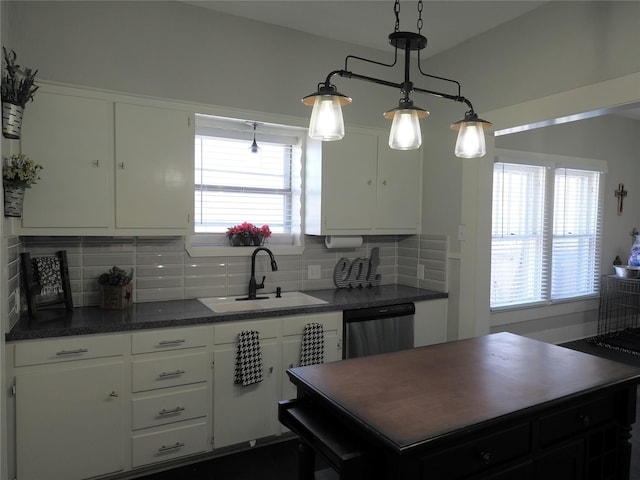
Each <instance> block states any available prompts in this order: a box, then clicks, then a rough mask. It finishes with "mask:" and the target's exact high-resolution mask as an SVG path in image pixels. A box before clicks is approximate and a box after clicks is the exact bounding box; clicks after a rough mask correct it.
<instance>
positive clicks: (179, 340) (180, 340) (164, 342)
mask: <svg viewBox="0 0 640 480" xmlns="http://www.w3.org/2000/svg"><path fill="white" fill-rule="evenodd" d="M184 342H186V340H185V339H183V338H176V339H175V340H162V341H160V342H158V345H162V346H165V345H177V344H180V343H184Z"/></svg>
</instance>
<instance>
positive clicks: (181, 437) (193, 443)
mask: <svg viewBox="0 0 640 480" xmlns="http://www.w3.org/2000/svg"><path fill="white" fill-rule="evenodd" d="M206 449H207V424H206V423H197V424H195V425H189V426H186V427H176V428H171V429H167V430H163V431H161V432H156V433H148V434H143V435H134V436H133V467H134V468H135V467H140V466H142V465H148V464H150V463H155V462H164V461H167V460H172V459H174V458H178V457H183V456H185V455H192V454H194V453H200V452H204V451H206Z"/></svg>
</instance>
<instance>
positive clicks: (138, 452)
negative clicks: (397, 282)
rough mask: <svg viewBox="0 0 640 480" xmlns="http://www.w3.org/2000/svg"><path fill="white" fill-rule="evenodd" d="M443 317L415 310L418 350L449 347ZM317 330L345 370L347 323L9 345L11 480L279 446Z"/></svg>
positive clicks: (436, 308)
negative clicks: (241, 380) (244, 360)
mask: <svg viewBox="0 0 640 480" xmlns="http://www.w3.org/2000/svg"><path fill="white" fill-rule="evenodd" d="M446 308H447V300H446V299H441V300H430V301H424V302H416V315H415V339H416V340H415V342H416V346H421V345H428V344H432V343H439V342H443V341H445V340H446ZM310 323H319V324H320V325H322V328H323V333H324V355H323V357H324V358H323V361H324V363H328V362H333V361H337V360H340V359H341V358H342V312H340V311H337V312H323V313H317V314H305V315H288V316H287V315H285V316H280V317H272V318H264V319H258V320H243V321H237V322H222V323H216V324H213V325H204V326H194V327H180V328H169V329H154V330H146V331H140V332H135V333H130V334H105V335H86V336H70V337H64V338H58V339H52V340H32V341H21V342H16V343H12V344H8V346H7V350H6V353H7V361H8V364H9V365H10V367H9V368H8V375H9V377H12V378H13V379H14V380H13V381H14V382H15V386H16V389H15V390H16V394H15V399H14V400H15V401H13V402H10V403H9V406H8V408H7V410H8V411H9V414H10V415H11V414H13V413H14V411H15V419H16V421H15V431H13V422H10V428H9V431H8V433H7V438H8V439H10V440H11V439H12V438H13V437H15V448H14V445H13V444H11V442H10V446H9V448H8V451H9V455H8V456H9V458H10V459H12V458H13V456H12V454H15V459H16V461H15V465H11V466H10V468H9V470H10V473H11V474H12V475H13V476H15V478H17V479H18V480H43V479H47V480H85V479H90V478H93V477H101V476H106V477H108V476H109V475H111V474H116V473H118V472H123V471H130V470H135V469H137V468H140V467H147V468H148V467H151V466H153V465H154V464H160V463H162V462H166V461H168V460H176V459H182V458H184V457H187V456H189V455H197V454H206V453H208V452H211V451H212V450H215V449H218V448H223V447H229V446H233V445H239V444H243V443H247V442H251V441H253V440H259V439H263V438H265V437H270V436H273V435H279V434H281V433H283V432H284V431H286V430H284V429H283V427H282V426H281V425H280V422H279V421H278V401H279V400H281V399H291V398H295V397H296V390H295V387H294V386H293V384H292V383H291V382H290V381H289V377H288V376H287V374H286V371H287V369H289V368H293V367H298V366H299V365H300V351H301V347H302V342H303V334H304V329H305V326H306V325H307V324H310ZM244 330H252V331H257V332H258V334H259V344H260V351H261V355H262V373H263V380H262V381H260V382H258V383H254V384H251V385H247V386H242V385H241V384H237V383H235V370H236V359H237V353H238V336H239V334H240V333H241V332H242V331H244ZM10 463H12V460H10ZM11 478H13V477H11Z"/></svg>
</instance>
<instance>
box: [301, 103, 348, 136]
mask: <svg viewBox="0 0 640 480" xmlns="http://www.w3.org/2000/svg"><path fill="white" fill-rule="evenodd" d="M309 136H310V137H311V138H316V139H318V140H323V141H329V142H330V141H334V140H340V139H342V137H344V121H343V119H342V107H341V106H340V99H339V97H337V96H335V95H318V96H316V97H315V99H314V102H313V111H312V112H311V120H310V121H309Z"/></svg>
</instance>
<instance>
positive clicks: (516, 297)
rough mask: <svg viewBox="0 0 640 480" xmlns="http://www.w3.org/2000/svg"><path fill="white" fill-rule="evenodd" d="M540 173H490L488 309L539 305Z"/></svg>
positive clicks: (513, 167)
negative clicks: (490, 234)
mask: <svg viewBox="0 0 640 480" xmlns="http://www.w3.org/2000/svg"><path fill="white" fill-rule="evenodd" d="M545 181H546V175H545V168H544V167H541V166H534V165H517V164H507V163H496V164H495V166H494V169H493V213H492V216H493V220H492V245H491V306H492V307H495V306H510V305H517V304H522V303H536V302H541V301H543V299H544V292H545V290H546V279H547V277H548V275H547V271H546V270H547V264H548V252H547V249H546V248H545V238H544V237H545V223H546V222H545V188H546V184H545Z"/></svg>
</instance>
